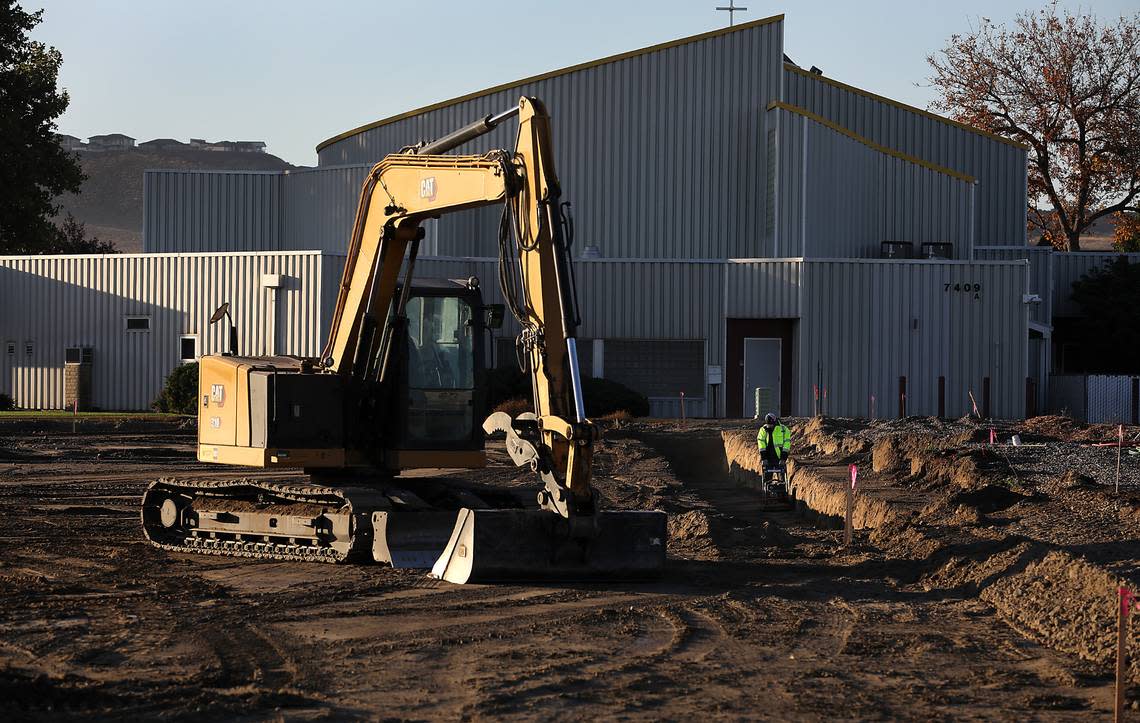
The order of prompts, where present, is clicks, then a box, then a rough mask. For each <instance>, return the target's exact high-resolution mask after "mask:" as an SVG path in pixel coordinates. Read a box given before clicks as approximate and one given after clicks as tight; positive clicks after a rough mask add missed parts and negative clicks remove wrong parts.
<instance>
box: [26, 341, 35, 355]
mask: <svg viewBox="0 0 1140 723" xmlns="http://www.w3.org/2000/svg"><path fill="white" fill-rule="evenodd" d="M33 351H34V349H33V348H32V342H30V341H25V342H24V353H25V354H27V355H28V356H31V355H32V352H33Z"/></svg>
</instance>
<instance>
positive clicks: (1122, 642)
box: [1112, 587, 1134, 723]
mask: <svg viewBox="0 0 1140 723" xmlns="http://www.w3.org/2000/svg"><path fill="white" fill-rule="evenodd" d="M1116 594H1117V595H1118V596H1119V597H1120V604H1119V605H1118V606H1117V609H1116V706H1115V708H1114V713H1113V716H1112V720H1113V723H1123V721H1124V688H1125V687H1126V685H1125V683H1126V681H1125V678H1126V677H1127V672H1128V650H1127V648H1126V646H1127V643H1128V613H1129V611H1130V610H1131V608H1132V601H1133V598H1134V596H1133V594H1132V591H1131V590H1129V589H1128V588H1126V587H1121V588H1117V591H1116Z"/></svg>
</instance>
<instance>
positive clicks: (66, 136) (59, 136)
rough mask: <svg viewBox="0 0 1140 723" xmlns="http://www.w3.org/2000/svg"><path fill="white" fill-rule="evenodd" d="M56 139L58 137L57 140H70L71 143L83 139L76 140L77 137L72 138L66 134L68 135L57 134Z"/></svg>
mask: <svg viewBox="0 0 1140 723" xmlns="http://www.w3.org/2000/svg"><path fill="white" fill-rule="evenodd" d="M55 137H56V138H60V139H66V140H70V141H78V140H82V139H81V138H76V137H75V136H72V135H68V134H66V133H56V134H55Z"/></svg>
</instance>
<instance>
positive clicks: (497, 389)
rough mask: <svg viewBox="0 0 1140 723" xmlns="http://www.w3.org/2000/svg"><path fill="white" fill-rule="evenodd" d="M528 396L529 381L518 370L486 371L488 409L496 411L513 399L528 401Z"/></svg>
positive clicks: (529, 393)
mask: <svg viewBox="0 0 1140 723" xmlns="http://www.w3.org/2000/svg"><path fill="white" fill-rule="evenodd" d="M530 395H531V392H530V379H529V378H527V377H526V376H525V375H524V374H523V373H522V372H520V371H519V370H518V369H515V368H513V367H511V368H502V369H488V370H487V408H488V409H497V408H498V406H499V405H500V404H503V403H504V402H509V401H512V400H515V399H530ZM527 406H528V407H529V406H530V405H529V404H528V405H527ZM524 411H526V410H524Z"/></svg>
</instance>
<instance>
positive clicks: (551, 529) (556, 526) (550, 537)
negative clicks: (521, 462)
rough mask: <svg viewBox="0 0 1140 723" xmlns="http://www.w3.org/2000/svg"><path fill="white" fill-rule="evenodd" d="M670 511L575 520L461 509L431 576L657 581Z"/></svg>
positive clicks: (603, 514)
mask: <svg viewBox="0 0 1140 723" xmlns="http://www.w3.org/2000/svg"><path fill="white" fill-rule="evenodd" d="M665 523H666V520H665V513H664V512H657V511H652V512H645V511H602V512H597V513H595V514H593V515H590V516H589V517H583V518H580V519H576V520H574V521H573V524H571V521H569V520H566V519H565V518H563V517H561V516H559V515H557V514H555V513H553V512H548V511H546V510H476V509H470V508H464V509H462V510H460V511H459V518H458V519H457V520H456V522H455V529H454V530H453V531H452V533H451V539H450V540H449V541H448V543H447V547H446V548H444V550H443V554H442V555H440V556H439V559H438V560H437V561H436V563H435V566H434V567H433V568H432V575H433V576H435V577H437V578H440V579H442V580H447V581H448V582H453V583H457V584H463V583H468V582H501V581H511V580H591V579H597V578H613V579H637V578H647V577H654V576H656V575H657V574H659V573H660V572H661V569H662V568H663V567H664V565H665V539H666V527H665Z"/></svg>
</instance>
